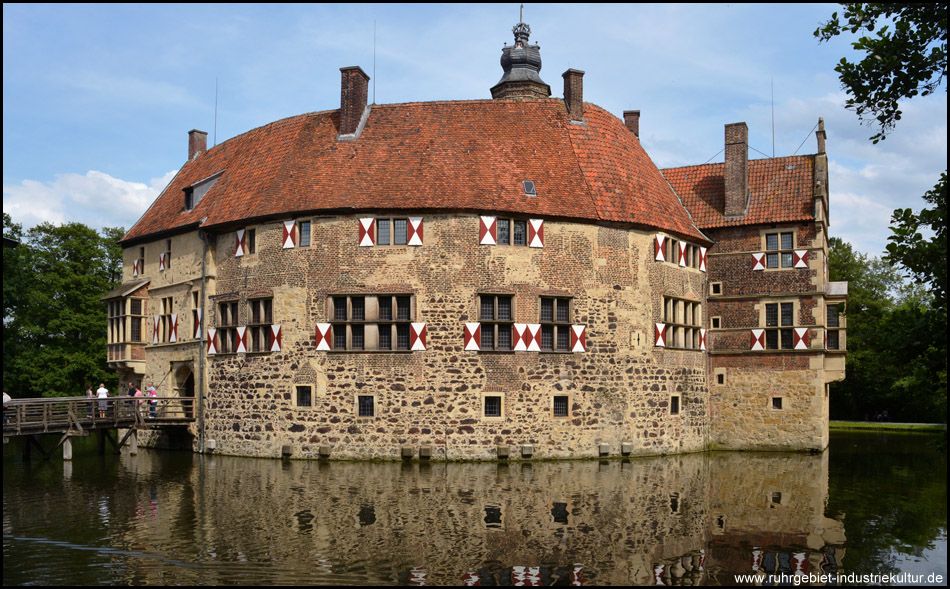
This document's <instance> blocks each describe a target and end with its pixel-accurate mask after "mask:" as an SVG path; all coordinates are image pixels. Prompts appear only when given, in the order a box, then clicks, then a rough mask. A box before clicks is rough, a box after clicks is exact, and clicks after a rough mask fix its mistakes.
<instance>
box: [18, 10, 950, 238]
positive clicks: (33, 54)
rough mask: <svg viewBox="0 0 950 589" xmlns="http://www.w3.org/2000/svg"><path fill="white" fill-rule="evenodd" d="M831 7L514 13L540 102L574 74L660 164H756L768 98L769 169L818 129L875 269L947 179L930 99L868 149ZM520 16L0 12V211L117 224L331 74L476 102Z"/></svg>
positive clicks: (849, 219)
mask: <svg viewBox="0 0 950 589" xmlns="http://www.w3.org/2000/svg"><path fill="white" fill-rule="evenodd" d="M838 9H839V7H838V6H837V5H831V4H823V5H800V4H795V5H774V4H769V5H755V4H751V5H749V4H739V5H666V4H664V5H615V4H610V5H591V4H585V5H583V6H581V5H569V4H553V5H547V4H529V5H527V6H525V22H527V23H528V24H530V26H531V29H532V35H531V41H532V42H537V43H539V44H540V45H541V57H542V60H543V69H542V71H541V77H542V78H543V79H544V80H545V82H547V83H548V84H549V85H550V86H551V90H552V94H553V95H554V96H557V97H559V96H563V82H562V79H561V73H562V72H564V71H565V70H566V69H568V68H576V69H580V70H583V71H585V72H586V75H585V76H584V99H585V100H586V101H588V102H593V103H595V104H598V105H600V106H602V107H604V108H606V109H607V110H609V111H610V112H612V113H614V114H615V115H617V116H618V117H622V113H623V111H624V110H629V109H639V110H640V111H641V112H642V116H641V121H640V132H641V141H642V143H643V145H644V146H645V148H646V150H647V153H649V154H650V155H651V157H652V158H653V160H654V162H655V163H656V164H657V165H658V166H660V167H661V168H662V167H671V166H680V165H690V164H702V163H705V162H706V161H707V160H710V159H711V161H722V154H720V153H719V152H720V151H721V150H722V147H723V145H722V144H723V126H724V125H725V124H726V123H733V122H738V121H745V122H747V123H748V125H749V133H750V141H749V143H750V146H751V148H752V149H751V150H750V157H753V158H759V157H766V156H769V155H771V154H772V103H773V92H774V121H775V148H774V149H775V155H778V156H784V155H792V154H793V153H799V154H802V153H814V152H815V150H816V142H815V138H814V135H813V134H810V133H811V132H812V131H813V129H814V127H815V124H816V123H817V121H818V117H819V116H821V117H824V119H825V126H826V129H827V132H828V155H829V159H830V174H831V178H830V188H831V234H832V235H834V236H838V237H842V238H844V239H846V240H848V241H850V242H851V243H852V244H854V245H855V247H856V248H857V249H859V250H861V251H864V252H866V253H869V254H872V255H880V254H881V252H882V251H883V248H884V245H885V244H886V238H887V235H889V233H890V232H889V230H888V225H889V221H890V215H891V212H892V211H893V209H894V208H896V207H912V208H914V209H919V208H921V207H922V206H923V201H922V200H921V198H920V197H921V195H922V194H923V193H924V192H926V191H927V190H928V189H930V188H931V187H933V185H934V183H935V182H936V181H937V179H938V177H939V174H940V172H942V171H943V170H944V169H945V168H946V166H947V114H946V113H947V95H946V92H945V90H944V89H941V90H939V91H938V92H937V94H936V95H934V96H931V97H925V98H917V99H915V100H913V101H910V102H907V103H905V104H904V105H903V110H904V116H903V119H902V120H901V121H900V123H899V125H898V127H897V130H896V131H895V132H894V133H892V134H891V135H890V136H889V137H888V139H887V140H885V141H883V142H881V143H879V144H877V145H873V144H871V142H870V141H868V137H870V136H871V135H872V134H874V132H875V131H874V130H873V129H871V128H870V127H866V126H861V125H860V124H859V121H858V119H857V117H856V116H855V115H854V113H853V112H851V111H847V110H845V109H844V107H843V104H844V101H845V99H846V96H845V94H844V92H843V91H842V90H841V89H840V84H839V82H838V79H837V74H836V73H835V72H834V66H835V64H836V63H837V61H838V60H839V59H840V58H841V57H842V56H846V55H847V56H850V55H852V53H851V50H850V44H849V41H850V39H847V38H845V39H836V40H833V41H831V42H830V43H824V44H821V45H819V44H818V42H817V41H816V40H815V38H814V37H813V36H812V32H813V31H814V30H815V28H817V27H818V25H819V24H820V23H821V22H822V21H824V20H827V19H828V18H829V17H830V15H831V13H832V12H834V11H836V10H838ZM518 10H519V8H518V4H500V5H499V4H495V5H490V4H464V5H431V4H426V5H394V4H385V5H373V4H358V5H351V4H345V5H270V4H269V5H266V6H264V5H246V4H240V5H233V6H232V5H221V4H214V5H193V4H189V5H174V6H169V5H92V6H89V5H34V4H4V5H3V210H4V211H5V212H7V213H9V214H11V215H12V217H13V220H14V221H15V222H18V223H21V224H22V225H24V227H30V226H33V225H35V224H36V223H39V222H42V221H52V222H54V223H60V222H67V221H80V222H83V223H86V224H89V225H92V226H95V227H102V226H123V227H125V228H129V227H131V225H132V224H134V223H135V221H136V220H138V218H139V217H140V216H141V214H142V213H143V212H144V211H145V209H146V208H147V207H148V205H149V204H150V203H151V202H152V200H154V198H155V197H156V196H157V195H158V193H159V192H160V191H161V189H162V188H163V187H164V186H165V184H166V183H167V182H168V181H169V180H170V179H171V177H172V175H173V174H174V172H175V171H176V170H177V169H178V168H179V167H180V166H181V165H182V164H183V163H184V161H185V158H186V156H187V140H188V136H187V132H188V131H189V130H190V129H194V128H197V129H201V130H205V131H208V133H209V142H213V138H214V136H215V134H216V136H217V141H218V142H219V143H220V142H221V141H224V140H226V139H228V138H230V137H233V136H235V135H238V134H240V133H243V132H245V131H248V130H250V129H253V128H255V127H258V126H260V125H264V124H267V123H269V122H272V121H275V120H277V119H281V118H284V117H288V116H293V115H297V114H300V113H304V112H311V111H321V110H330V109H336V108H339V100H340V72H339V69H340V68H341V67H344V66H351V65H359V66H361V67H362V68H363V69H364V70H365V71H366V72H367V73H368V74H369V75H370V76H371V77H372V78H373V80H372V81H371V88H370V95H371V100H372V96H373V93H374V92H375V101H376V102H377V103H379V104H386V103H399V102H413V101H430V100H468V99H478V98H486V99H487V98H490V97H491V95H490V93H489V88H491V86H493V85H494V84H495V83H496V82H497V81H498V79H499V78H500V77H501V73H502V72H501V67H500V65H499V62H498V60H499V58H500V56H501V48H502V46H503V44H504V43H509V44H510V43H511V42H512V34H511V27H512V26H513V25H514V24H515V23H516V22H517V21H518ZM374 23H375V39H376V41H375V46H376V48H375V65H374V48H373V46H374V41H373V38H374ZM374 70H375V71H374ZM216 78H217V83H218V109H217V126H216V128H215V79H216ZM773 89H774V90H773ZM803 141H804V145H802V143H803ZM800 146H801V147H800ZM717 154H719V155H717Z"/></svg>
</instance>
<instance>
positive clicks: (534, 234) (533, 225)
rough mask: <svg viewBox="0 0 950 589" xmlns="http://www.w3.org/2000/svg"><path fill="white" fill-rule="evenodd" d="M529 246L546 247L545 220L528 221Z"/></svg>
mask: <svg viewBox="0 0 950 589" xmlns="http://www.w3.org/2000/svg"><path fill="white" fill-rule="evenodd" d="M528 245H529V246H530V247H544V219H528Z"/></svg>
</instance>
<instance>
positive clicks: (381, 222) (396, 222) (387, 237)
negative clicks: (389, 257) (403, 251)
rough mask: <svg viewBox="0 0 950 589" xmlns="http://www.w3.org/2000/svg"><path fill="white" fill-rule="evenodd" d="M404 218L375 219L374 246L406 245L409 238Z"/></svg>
mask: <svg viewBox="0 0 950 589" xmlns="http://www.w3.org/2000/svg"><path fill="white" fill-rule="evenodd" d="M408 231H409V220H408V219H406V218H394V219H383V218H379V217H377V218H376V245H406V242H407V241H408V237H409V233H408Z"/></svg>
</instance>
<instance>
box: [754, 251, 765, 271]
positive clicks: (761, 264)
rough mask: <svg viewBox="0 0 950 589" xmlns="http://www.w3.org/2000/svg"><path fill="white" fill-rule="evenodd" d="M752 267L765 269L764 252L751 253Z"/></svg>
mask: <svg viewBox="0 0 950 589" xmlns="http://www.w3.org/2000/svg"><path fill="white" fill-rule="evenodd" d="M752 269H753V270H765V254H764V253H758V254H752Z"/></svg>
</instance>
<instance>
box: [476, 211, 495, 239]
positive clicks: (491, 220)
mask: <svg viewBox="0 0 950 589" xmlns="http://www.w3.org/2000/svg"><path fill="white" fill-rule="evenodd" d="M497 240H498V224H497V223H496V219H495V217H486V216H482V217H479V220H478V244H479V245H495V243H496V242H497Z"/></svg>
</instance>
